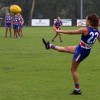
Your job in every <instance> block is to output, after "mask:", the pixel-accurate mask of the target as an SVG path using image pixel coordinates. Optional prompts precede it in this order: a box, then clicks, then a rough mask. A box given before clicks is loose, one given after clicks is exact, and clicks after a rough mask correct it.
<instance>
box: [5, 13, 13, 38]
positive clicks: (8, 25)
mask: <svg viewBox="0 0 100 100" xmlns="http://www.w3.org/2000/svg"><path fill="white" fill-rule="evenodd" d="M4 23H5V27H6V32H5V37H7V33H8V30H9V32H10V37H12V33H11V26H12V16H10V13H7V14H6V16H5V21H4Z"/></svg>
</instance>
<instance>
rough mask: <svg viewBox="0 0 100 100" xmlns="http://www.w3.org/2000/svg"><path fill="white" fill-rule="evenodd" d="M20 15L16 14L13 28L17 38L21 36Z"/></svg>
mask: <svg viewBox="0 0 100 100" xmlns="http://www.w3.org/2000/svg"><path fill="white" fill-rule="evenodd" d="M19 24H20V23H19V17H18V15H17V14H16V15H15V17H14V19H13V29H14V37H15V38H20V34H19Z"/></svg>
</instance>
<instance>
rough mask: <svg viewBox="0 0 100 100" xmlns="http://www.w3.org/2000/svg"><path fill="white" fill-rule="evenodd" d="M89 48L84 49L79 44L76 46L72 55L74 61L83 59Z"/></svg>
mask: <svg viewBox="0 0 100 100" xmlns="http://www.w3.org/2000/svg"><path fill="white" fill-rule="evenodd" d="M90 51H91V50H90V49H84V48H82V47H81V46H80V45H79V46H77V47H76V50H75V54H74V56H73V59H74V60H75V61H76V62H79V63H80V62H81V61H83V60H84V59H85V58H86V57H88V55H89V54H90Z"/></svg>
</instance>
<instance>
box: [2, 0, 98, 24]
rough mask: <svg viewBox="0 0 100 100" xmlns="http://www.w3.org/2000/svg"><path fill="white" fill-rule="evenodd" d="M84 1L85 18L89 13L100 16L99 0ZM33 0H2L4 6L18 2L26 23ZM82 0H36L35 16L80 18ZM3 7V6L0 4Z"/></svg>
mask: <svg viewBox="0 0 100 100" xmlns="http://www.w3.org/2000/svg"><path fill="white" fill-rule="evenodd" d="M82 1H83V18H85V17H86V16H87V15H88V14H89V13H97V14H98V15H99V16H100V12H99V9H100V6H99V5H100V2H99V0H82ZM32 2H33V0H1V2H0V4H2V5H3V6H10V5H11V4H18V5H19V6H21V8H22V15H23V17H24V19H25V23H27V22H28V20H29V19H30V10H31V7H32ZM80 2H81V0H48V1H47V0H36V2H35V8H34V12H33V15H32V16H33V18H50V19H51V20H53V19H54V18H56V17H57V16H58V15H59V16H61V18H71V19H74V20H76V19H79V18H80ZM0 7H1V6H0Z"/></svg>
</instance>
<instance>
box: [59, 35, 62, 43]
mask: <svg viewBox="0 0 100 100" xmlns="http://www.w3.org/2000/svg"><path fill="white" fill-rule="evenodd" d="M59 39H60V42H62V39H61V34H59Z"/></svg>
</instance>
